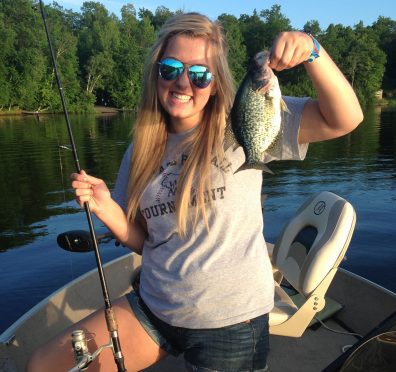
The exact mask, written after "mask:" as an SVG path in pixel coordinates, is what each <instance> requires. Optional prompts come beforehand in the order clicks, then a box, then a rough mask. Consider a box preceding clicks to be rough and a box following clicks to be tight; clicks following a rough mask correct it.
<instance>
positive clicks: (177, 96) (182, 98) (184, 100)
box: [172, 93, 192, 103]
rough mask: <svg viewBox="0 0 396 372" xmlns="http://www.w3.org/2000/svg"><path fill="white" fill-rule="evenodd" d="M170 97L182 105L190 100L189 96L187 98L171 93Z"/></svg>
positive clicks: (183, 95)
mask: <svg viewBox="0 0 396 372" xmlns="http://www.w3.org/2000/svg"><path fill="white" fill-rule="evenodd" d="M172 97H173V98H176V99H177V100H178V101H180V102H184V103H187V102H189V101H190V100H191V99H192V97H191V96H187V95H185V94H178V93H172Z"/></svg>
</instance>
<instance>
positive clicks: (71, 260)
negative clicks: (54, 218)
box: [56, 130, 76, 279]
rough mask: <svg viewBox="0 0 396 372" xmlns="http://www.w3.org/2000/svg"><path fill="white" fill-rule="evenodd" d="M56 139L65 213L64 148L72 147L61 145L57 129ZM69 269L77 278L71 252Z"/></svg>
mask: <svg viewBox="0 0 396 372" xmlns="http://www.w3.org/2000/svg"><path fill="white" fill-rule="evenodd" d="M56 141H57V144H58V156H59V168H60V174H61V181H62V195H63V214H64V215H66V214H67V209H66V190H65V182H64V174H63V162H62V150H68V151H71V149H70V148H69V147H67V146H64V145H60V144H59V133H58V130H56ZM68 256H69V269H70V278H71V279H75V276H76V275H75V273H74V265H73V258H72V253H71V252H69V255H68Z"/></svg>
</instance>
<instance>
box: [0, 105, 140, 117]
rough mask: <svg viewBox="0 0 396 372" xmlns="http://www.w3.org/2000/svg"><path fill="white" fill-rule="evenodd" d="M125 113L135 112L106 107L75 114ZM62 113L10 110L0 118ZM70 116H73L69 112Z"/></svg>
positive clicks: (0, 115) (97, 107)
mask: <svg viewBox="0 0 396 372" xmlns="http://www.w3.org/2000/svg"><path fill="white" fill-rule="evenodd" d="M126 112H136V110H133V109H118V108H115V107H107V106H94V108H93V111H92V112H84V113H77V114H84V115H109V114H119V113H126ZM63 114H64V113H63V111H60V112H50V111H28V110H21V109H17V110H10V111H0V117H4V116H28V115H35V116H42V115H63ZM70 114H72V115H73V114H75V113H73V112H71V113H70Z"/></svg>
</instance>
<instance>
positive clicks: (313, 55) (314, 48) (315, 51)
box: [302, 31, 320, 63]
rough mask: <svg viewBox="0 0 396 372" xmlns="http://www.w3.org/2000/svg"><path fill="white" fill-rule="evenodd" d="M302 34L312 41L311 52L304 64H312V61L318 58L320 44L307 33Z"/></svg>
mask: <svg viewBox="0 0 396 372" xmlns="http://www.w3.org/2000/svg"><path fill="white" fill-rule="evenodd" d="M302 32H304V33H305V34H306V35H308V36H309V37H310V38H311V40H312V51H311V54H310V56H309V57H308V59H306V60H305V61H304V62H308V63H312V62H313V61H315V59H317V58H319V57H320V44H319V42H318V40H316V39H315V37H314V36H313V35H312V34H311V33H309V32H305V31H302Z"/></svg>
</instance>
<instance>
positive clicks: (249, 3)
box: [44, 0, 396, 30]
mask: <svg viewBox="0 0 396 372" xmlns="http://www.w3.org/2000/svg"><path fill="white" fill-rule="evenodd" d="M95 1H99V2H100V3H102V4H103V5H104V6H105V7H106V9H107V10H109V11H110V12H113V13H114V14H116V15H117V16H118V17H119V16H120V9H121V7H122V6H123V5H125V4H127V3H131V4H133V5H134V6H135V8H136V10H138V9H139V8H146V9H150V10H151V11H153V12H154V11H155V9H156V8H157V7H158V6H165V7H166V8H168V9H170V10H172V11H175V10H178V9H182V10H184V11H198V12H200V13H203V14H205V15H207V16H208V17H209V18H211V19H216V18H217V17H218V16H219V15H220V14H222V13H227V14H233V15H235V16H236V17H237V18H238V17H239V16H240V15H241V14H248V15H252V14H253V10H254V9H256V10H257V11H258V12H259V11H260V10H263V9H270V8H271V6H272V5H274V4H277V5H280V6H281V12H282V14H283V15H284V16H286V17H287V18H289V19H290V22H291V25H292V27H293V28H295V29H301V28H302V27H303V26H304V24H305V23H306V22H308V21H312V20H317V21H319V25H320V27H321V28H322V29H323V30H325V29H326V28H327V27H328V25H329V24H331V23H334V24H338V23H340V24H342V25H344V26H352V27H353V26H354V25H356V24H357V23H359V22H360V21H363V24H364V26H370V25H371V24H372V23H373V22H375V21H376V20H377V19H378V16H384V17H389V18H391V19H392V20H396V2H395V0H377V1H376V0H327V1H323V0H270V1H269V0H189V1H184V0H136V1H134V0H129V1H122V0H95ZM57 2H58V4H60V5H61V6H63V8H65V9H73V10H74V11H78V12H79V11H80V8H81V5H82V3H83V1H82V0H57ZM44 3H46V4H48V3H52V0H51V1H50V0H45V1H44ZM195 4H196V5H195Z"/></svg>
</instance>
